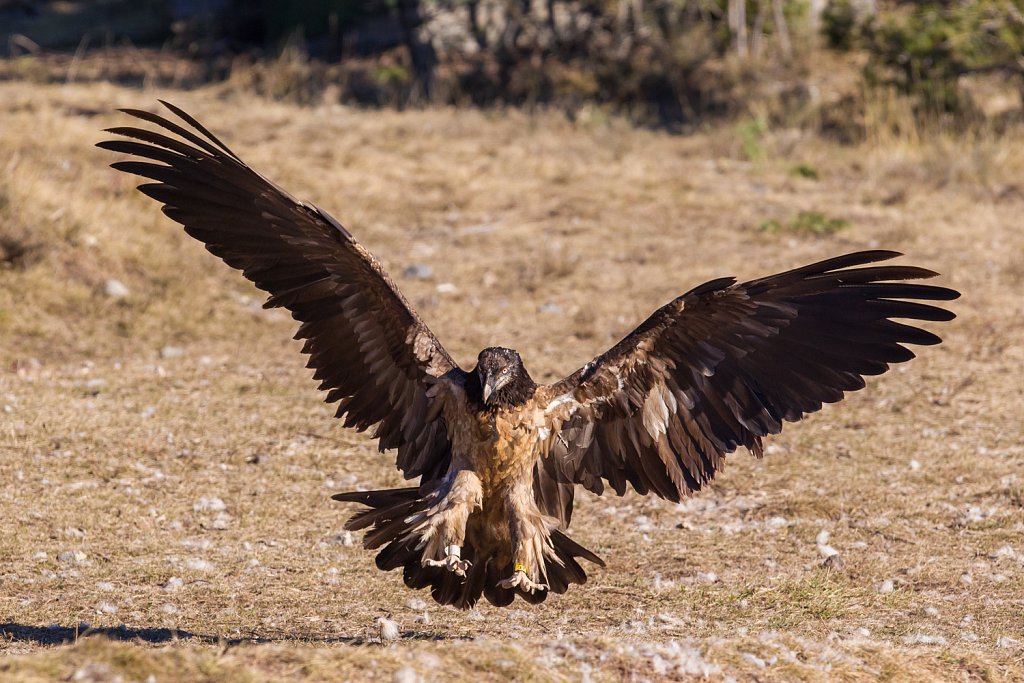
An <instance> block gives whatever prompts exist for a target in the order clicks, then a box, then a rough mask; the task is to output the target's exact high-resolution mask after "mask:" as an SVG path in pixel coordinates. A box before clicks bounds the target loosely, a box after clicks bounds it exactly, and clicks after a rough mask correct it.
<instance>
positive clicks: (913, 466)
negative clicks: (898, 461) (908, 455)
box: [910, 460, 921, 472]
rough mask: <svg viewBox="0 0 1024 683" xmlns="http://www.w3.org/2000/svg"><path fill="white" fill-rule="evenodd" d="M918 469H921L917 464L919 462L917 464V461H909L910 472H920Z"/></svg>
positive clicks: (919, 464)
mask: <svg viewBox="0 0 1024 683" xmlns="http://www.w3.org/2000/svg"><path fill="white" fill-rule="evenodd" d="M920 469H921V463H919V462H918V461H916V460H911V461H910V470H911V471H912V472H917V471H918V470H920Z"/></svg>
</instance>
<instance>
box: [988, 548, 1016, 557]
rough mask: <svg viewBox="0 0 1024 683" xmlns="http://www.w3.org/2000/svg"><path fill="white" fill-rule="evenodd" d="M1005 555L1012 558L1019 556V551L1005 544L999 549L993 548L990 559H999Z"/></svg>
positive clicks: (989, 555)
mask: <svg viewBox="0 0 1024 683" xmlns="http://www.w3.org/2000/svg"><path fill="white" fill-rule="evenodd" d="M1003 557H1005V558H1007V559H1010V560H1012V559H1014V558H1015V557H1017V551H1016V550H1014V549H1013V548H1011V547H1010V546H1008V545H1004V546H1003V547H1001V548H999V549H998V550H993V551H992V552H990V553H989V554H988V559H990V560H998V559H1000V558H1003Z"/></svg>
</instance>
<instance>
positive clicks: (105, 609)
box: [96, 602, 117, 614]
mask: <svg viewBox="0 0 1024 683" xmlns="http://www.w3.org/2000/svg"><path fill="white" fill-rule="evenodd" d="M96 611H97V612H99V613H100V614H117V605H115V604H113V603H111V602H101V603H99V604H97V605H96Z"/></svg>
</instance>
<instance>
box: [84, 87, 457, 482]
mask: <svg viewBox="0 0 1024 683" xmlns="http://www.w3.org/2000/svg"><path fill="white" fill-rule="evenodd" d="M163 104H164V105H165V106H166V107H167V108H168V109H170V110H171V111H172V112H174V113H175V114H177V115H178V117H179V118H180V119H181V120H182V121H183V122H184V123H185V124H186V125H187V126H188V127H184V126H182V125H179V124H178V123H175V122H174V121H171V120H169V119H166V118H164V117H162V116H158V115H156V114H152V113H150V112H147V111H140V110H134V109H132V110H124V111H125V112H126V113H127V114H130V115H131V116H134V117H136V118H139V119H142V120H144V121H147V122H149V123H152V124H154V125H156V126H159V127H160V128H161V129H162V131H161V132H157V131H153V130H147V129H143V128H129V127H121V128H111V129H109V131H108V132H110V133H115V134H117V135H120V136H123V137H125V138H127V139H124V140H110V141H106V142H101V143H99V146H100V147H103V148H104V149H108V150H112V151H114V152H119V153H122V154H127V155H131V156H134V157H138V158H140V159H142V160H141V161H134V160H133V161H118V162H116V163H114V164H112V166H113V167H114V168H116V169H118V170H121V171H125V172H127V173H132V174H135V175H138V176H141V177H143V178H146V179H148V180H151V181H154V182H150V183H148V184H144V185H141V186H140V187H139V190H141V191H142V192H143V193H145V194H147V195H149V196H150V197H152V198H154V199H156V200H157V201H159V202H161V203H163V205H164V206H163V212H164V213H165V214H167V215H168V216H169V217H170V218H171V219H172V220H174V221H176V222H178V223H180V224H181V225H183V226H184V227H185V232H187V233H188V234H189V235H191V236H192V237H195V238H196V239H198V240H199V241H201V242H203V243H204V244H205V245H206V248H207V249H208V250H209V251H210V252H212V253H213V254H215V255H216V256H218V257H220V258H221V259H222V260H223V261H224V262H225V263H227V264H228V265H229V266H231V267H233V268H237V269H239V270H241V271H242V274H243V275H244V276H245V277H246V278H248V279H249V280H251V281H252V282H253V283H255V284H256V286H257V287H259V288H260V289H262V290H264V291H266V292H269V293H270V295H271V296H270V298H269V299H268V300H267V302H266V304H265V306H266V307H275V306H277V307H283V308H287V309H288V310H289V311H291V314H292V317H293V318H295V319H296V320H297V321H299V323H300V324H299V329H298V332H297V333H296V335H295V338H296V339H305V343H304V344H303V347H302V351H303V353H306V354H308V355H309V361H308V363H307V366H308V367H310V368H313V369H314V370H315V373H314V375H313V378H314V379H317V380H320V389H323V390H326V391H327V392H328V393H327V401H328V402H337V403H338V409H337V416H338V417H344V422H345V426H346V427H355V428H356V429H358V430H360V431H362V430H366V429H370V428H371V427H372V428H375V430H374V437H375V438H377V439H379V447H380V450H382V451H383V450H385V449H389V448H397V449H398V457H397V464H398V467H399V469H401V470H403V471H404V473H405V475H406V477H407V478H412V477H416V476H420V475H423V476H425V477H427V478H434V477H436V476H439V475H440V474H441V473H443V472H444V471H445V470H446V469H447V467H448V462H449V459H450V453H449V451H450V446H449V442H448V435H447V432H446V426H445V424H444V421H443V418H442V417H440V416H439V415H438V414H437V408H436V407H435V406H432V405H431V401H430V398H429V396H428V392H429V391H430V390H431V387H432V386H433V385H434V384H435V382H436V380H437V378H439V377H442V376H446V375H447V376H449V377H451V378H453V379H456V380H459V378H460V376H461V373H462V371H461V370H460V369H459V368H458V367H457V366H456V364H455V361H453V360H452V358H451V356H449V355H448V353H447V352H446V351H445V350H444V347H442V346H441V343H440V342H439V341H438V340H437V338H436V337H434V335H433V333H431V331H430V330H429V329H428V328H427V326H426V324H424V322H423V321H422V320H421V319H420V317H419V316H418V315H417V314H416V312H415V311H413V310H412V308H411V307H410V306H409V303H408V302H407V301H406V300H405V297H403V296H402V294H401V293H400V292H399V291H398V288H397V287H396V286H395V283H394V282H393V281H392V280H391V278H390V277H388V275H387V273H385V272H384V269H383V268H382V267H381V265H380V263H379V262H378V261H377V260H376V259H375V258H374V257H373V256H372V255H371V254H370V253H369V252H368V251H366V249H365V248H363V246H362V245H361V244H359V243H358V242H357V241H356V240H355V238H354V237H352V235H351V233H349V231H348V230H346V229H345V228H344V227H343V226H342V225H341V224H340V223H338V222H337V221H336V220H334V219H333V218H332V217H331V216H329V215H328V214H327V213H325V212H324V211H321V210H320V209H318V208H317V207H315V206H313V205H311V204H308V203H306V202H302V201H299V200H298V199H295V198H294V197H292V196H291V195H290V194H288V193H287V192H285V191H284V190H283V189H281V188H280V187H278V186H277V185H275V184H274V183H272V182H270V181H269V180H267V179H266V178H264V177H263V176H262V175H260V174H259V173H257V172H256V171H254V170H252V169H251V168H249V167H248V166H247V165H246V164H245V163H244V162H243V161H242V160H241V159H239V158H238V157H237V156H236V155H235V154H234V153H233V152H232V151H231V150H230V149H228V148H227V147H226V146H225V145H224V144H223V143H222V142H221V141H220V140H218V139H217V138H216V137H214V135H213V134H211V133H210V132H209V131H208V130H206V129H205V128H204V127H203V126H202V125H201V124H199V123H198V122H197V121H196V120H195V119H193V118H192V117H191V116H189V115H188V114H186V113H185V112H183V111H182V110H180V109H178V108H177V107H175V106H173V105H171V104H168V103H166V102H164V103H163Z"/></svg>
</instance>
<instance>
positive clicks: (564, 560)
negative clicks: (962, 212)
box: [99, 102, 959, 608]
mask: <svg viewBox="0 0 1024 683" xmlns="http://www.w3.org/2000/svg"><path fill="white" fill-rule="evenodd" d="M163 104H164V106H166V107H167V109H169V110H170V111H171V112H172V113H173V114H174V115H175V116H176V117H177V119H178V121H174V120H172V119H170V118H167V117H164V116H160V115H157V114H154V113H151V112H148V111H143V110H137V109H126V110H122V111H124V112H125V113H126V114H129V115H131V116H133V117H135V118H137V119H141V120H142V121H145V122H147V123H149V124H152V125H153V126H155V127H156V130H154V129H152V128H140V127H118V128H111V129H109V131H108V132H110V133H113V134H116V135H118V136H120V137H119V139H116V140H109V141H105V142H101V143H99V146H100V147H103V148H105V149H108V150H111V151H113V152H117V153H119V154H122V155H127V156H128V157H133V158H134V159H132V160H122V161H117V162H115V163H113V164H112V166H113V167H114V168H116V169H118V170H121V171H124V172H127V173H131V174H134V175H137V176H141V177H142V178H144V179H146V180H147V181H148V182H146V183H145V184H143V185H141V186H139V189H140V190H141V191H142V192H143V193H145V194H146V195H148V196H150V197H152V198H153V199H155V200H157V201H158V202H160V203H161V204H163V207H162V208H163V212H164V213H165V214H167V216H169V217H170V218H171V219H172V220H174V221H176V222H178V223H180V224H181V225H182V226H184V228H185V231H186V232H187V233H188V234H189V235H191V236H192V237H194V238H196V239H198V240H199V241H201V242H202V243H203V244H205V245H206V248H207V249H208V250H209V251H210V252H211V253H213V254H214V255H216V256H217V257H219V258H220V259H222V260H223V261H224V262H225V263H227V264H228V265H229V266H231V267H233V268H236V269H238V270H240V271H242V274H243V275H244V276H245V277H246V278H248V279H249V280H251V281H252V282H254V283H255V284H256V286H257V287H259V288H260V289H262V290H264V291H266V292H268V293H269V295H270V296H269V298H268V300H267V302H266V304H265V305H266V306H267V307H281V308H285V309H287V310H289V311H290V312H291V314H292V317H293V318H294V319H295V320H296V321H297V322H298V331H297V332H296V335H295V336H296V338H297V339H303V340H305V342H304V344H303V347H302V351H303V353H305V354H307V355H308V362H307V366H308V367H309V368H312V369H313V371H314V373H313V377H314V379H317V380H319V382H320V386H319V388H320V389H322V390H324V391H326V392H327V396H326V400H327V401H328V402H331V403H335V404H337V413H336V414H337V417H339V418H341V419H342V420H343V423H344V425H345V426H346V427H352V428H354V429H357V430H359V431H366V430H371V429H372V430H373V431H372V435H373V438H374V439H376V440H377V443H378V447H379V448H380V450H381V451H387V450H394V451H395V452H396V462H397V466H398V468H399V469H400V470H401V471H402V472H403V473H404V475H405V476H406V478H407V479H416V480H418V481H417V482H416V485H415V486H410V487H408V488H402V489H391V490H382V491H357V492H350V493H341V494H338V495H336V496H334V498H335V499H336V500H341V501H347V502H354V503H360V504H362V505H363V506H364V507H363V508H362V509H361V510H360V511H359V512H357V513H356V514H355V515H354V516H353V517H352V518H351V519H350V520H349V521H348V523H347V525H346V526H347V528H349V529H352V530H365V531H366V533H365V536H364V540H363V543H364V545H365V546H366V547H367V548H372V549H378V548H379V549H380V550H379V552H378V554H377V560H376V561H377V566H378V567H380V568H381V569H383V570H391V569H402V572H403V577H404V580H405V583H406V584H407V585H408V586H410V587H412V588H427V587H429V588H430V590H431V595H432V596H433V597H434V599H435V600H437V601H438V602H439V603H442V604H452V605H455V606H457V607H460V608H468V607H471V606H472V605H473V604H475V603H476V602H477V601H478V600H479V599H480V598H481V596H483V597H485V598H486V599H487V600H489V601H490V602H492V603H494V604H496V605H508V604H510V603H511V602H512V601H513V600H514V599H515V597H516V596H519V597H520V598H522V599H525V600H526V601H528V602H531V603H537V602H541V601H543V600H544V599H545V598H546V597H547V594H548V593H549V592H555V593H563V592H565V591H566V590H567V589H568V587H569V586H570V585H571V584H582V583H585V582H586V579H587V575H586V572H585V570H584V568H583V566H582V565H581V563H580V561H581V560H585V561H588V562H591V563H594V564H597V565H600V566H604V562H603V561H602V560H601V559H600V558H599V557H598V556H597V555H595V554H594V553H593V552H592V551H590V550H588V549H586V548H584V547H582V546H581V545H579V544H578V543H576V542H575V541H573V540H572V539H571V538H569V536H567V535H566V531H567V529H568V527H569V523H570V521H571V516H572V507H573V494H574V491H575V488H576V486H583V487H584V488H586V489H589V490H590V491H593V492H594V493H597V494H601V493H603V492H605V491H606V490H607V489H608V488H610V489H611V490H613V491H614V492H615V493H616V494H619V495H622V494H624V493H625V492H626V490H627V488H630V487H632V488H633V489H634V490H636V491H637V492H638V493H640V494H649V493H650V494H654V495H657V496H660V497H662V498H665V499H667V500H671V501H678V500H680V498H681V497H682V496H685V495H686V494H688V493H690V492H693V491H698V490H700V488H701V487H702V486H703V485H704V484H706V483H707V482H708V481H710V480H711V479H712V477H714V475H715V472H716V471H717V470H718V469H719V468H720V467H721V465H722V462H723V459H724V457H725V456H726V454H728V453H731V452H733V451H734V450H736V449H737V448H739V447H741V446H742V447H744V448H746V449H748V450H750V451H751V452H752V453H753V454H754V455H756V456H760V455H761V449H762V439H763V438H764V437H765V436H768V435H770V434H777V433H778V432H780V431H781V430H782V425H783V423H785V422H795V421H797V420H799V419H801V418H802V417H803V416H804V415H806V414H808V413H812V412H814V411H816V410H818V409H820V408H821V406H822V404H824V403H833V402H836V401H839V400H841V399H842V398H843V396H844V395H845V393H846V392H849V391H856V390H858V389H861V388H863V387H864V377H866V376H870V375H878V374H881V373H883V372H885V371H886V370H888V369H889V366H890V365H891V364H893V363H901V362H904V361H907V360H910V359H911V358H913V357H914V354H913V352H912V351H911V350H910V349H908V348H907V345H925V346H927V345H933V344H937V343H939V341H940V340H939V338H938V337H937V336H935V335H934V334H932V333H931V332H928V331H926V330H923V329H921V328H919V327H916V326H913V325H910V324H907V323H900V322H896V321H895V320H894V319H902V320H909V321H928V322H941V321H947V320H951V319H952V318H953V317H954V315H953V313H951V312H950V311H948V310H947V309H945V308H942V307H940V306H938V305H935V303H934V302H944V301H951V300H953V299H956V298H957V297H958V296H959V293H958V292H956V291H954V290H952V289H949V288H945V287H939V286H935V285H926V284H919V283H915V282H909V281H913V280H921V279H927V278H930V277H933V276H934V275H936V273H934V272H932V271H930V270H926V269H923V268H917V267H913V266H903V265H892V264H891V263H887V262H888V261H890V260H891V259H893V258H895V257H897V256H900V254H898V253H896V252H892V251H878V250H876V251H861V252H856V253H852V254H846V255H843V256H838V257H836V258H832V259H828V260H825V261H820V262H818V263H813V264H810V265H807V266H803V267H801V268H796V269H794V270H790V271H786V272H784V273H779V274H776V275H771V276H768V277H764V278H760V279H757V280H751V281H749V282H743V283H736V281H735V279H734V278H722V279H718V280H712V281H710V282H707V283H705V284H702V285H700V286H698V287H695V288H694V289H691V290H690V291H689V292H687V293H685V294H683V295H682V296H680V297H678V298H676V299H674V300H673V301H671V302H669V303H668V304H666V305H665V306H663V307H661V308H660V309H658V310H657V311H655V312H654V313H653V314H652V315H651V316H650V317H649V318H648V319H647V320H646V321H644V322H643V323H642V324H641V325H640V326H639V327H637V328H636V330H634V331H633V332H632V333H630V334H629V335H627V336H626V337H625V338H624V339H623V340H622V341H620V342H619V343H618V344H616V345H615V346H614V347H612V348H611V349H610V350H609V351H607V352H606V353H604V354H602V355H600V356H598V357H597V358H595V359H594V360H592V361H591V362H589V363H587V364H586V365H584V366H583V367H582V368H580V369H579V370H577V371H576V372H574V373H573V374H571V375H569V376H568V377H566V378H565V379H563V380H561V381H559V382H556V383H554V384H550V385H541V384H537V383H536V382H534V381H533V379H532V378H531V377H530V375H529V373H528V372H527V370H526V368H525V366H524V365H523V361H522V358H521V357H520V356H519V354H518V353H517V352H516V351H514V350H512V349H507V348H501V347H492V348H487V349H484V350H483V351H481V352H480V354H479V356H478V358H477V362H476V366H475V367H474V368H472V369H469V370H463V369H462V368H460V367H459V366H458V365H457V364H456V363H455V361H454V360H453V359H452V357H451V356H450V355H449V354H448V353H447V351H445V349H444V347H443V346H442V345H441V343H440V342H439V341H438V339H437V338H436V337H435V336H434V334H433V333H432V332H431V331H430V329H429V328H428V327H427V326H426V324H425V323H424V322H423V321H422V320H421V319H420V317H419V316H418V315H417V314H416V312H415V311H413V310H412V308H411V306H410V305H409V302H408V301H407V300H406V299H405V297H403V296H402V294H401V292H399V290H398V287H397V286H396V285H395V283H394V281H392V280H391V278H390V277H389V276H388V274H387V273H386V272H385V271H384V269H383V268H382V267H381V265H380V263H379V262H378V261H377V260H376V259H375V258H374V257H373V256H372V255H371V254H370V253H369V252H368V251H366V249H364V248H363V247H362V245H360V244H359V243H358V242H357V241H356V240H355V238H354V237H353V236H352V234H351V233H350V232H349V231H348V230H346V229H345V228H344V227H343V226H342V225H341V224H340V223H339V222H338V221H336V220H335V219H334V218H332V217H331V216H329V215H328V214H327V213H325V212H324V211H322V210H320V209H319V208H317V207H315V206H313V205H312V204H308V203H306V202H303V201H300V200H298V199H296V198H294V197H292V196H291V195H290V194H288V193H287V192H286V191H284V190H283V189H281V188H280V187H278V186H277V185H275V184H274V183H272V182H271V181H269V180H268V179H266V178H265V177H264V176H262V175H260V174H259V173H257V172H256V171H254V170H253V169H251V168H250V167H249V166H247V165H246V164H245V163H244V162H243V161H242V160H241V159H240V158H239V157H238V156H236V155H235V154H234V153H233V152H232V151H231V150H230V149H228V147H227V146H226V145H224V143H222V142H221V141H220V140H218V139H217V138H216V137H215V136H214V135H213V134H212V133H210V132H209V131H208V130H207V129H206V128H204V127H203V126H202V125H201V124H200V123H199V122H198V121H196V120H195V119H194V118H192V117H191V116H189V115H188V114H187V113H185V112H184V111H182V110H181V109H179V108H177V107H175V106H174V105H172V104H169V103H166V102H163ZM179 121H180V122H179ZM876 264H881V265H876Z"/></svg>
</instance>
